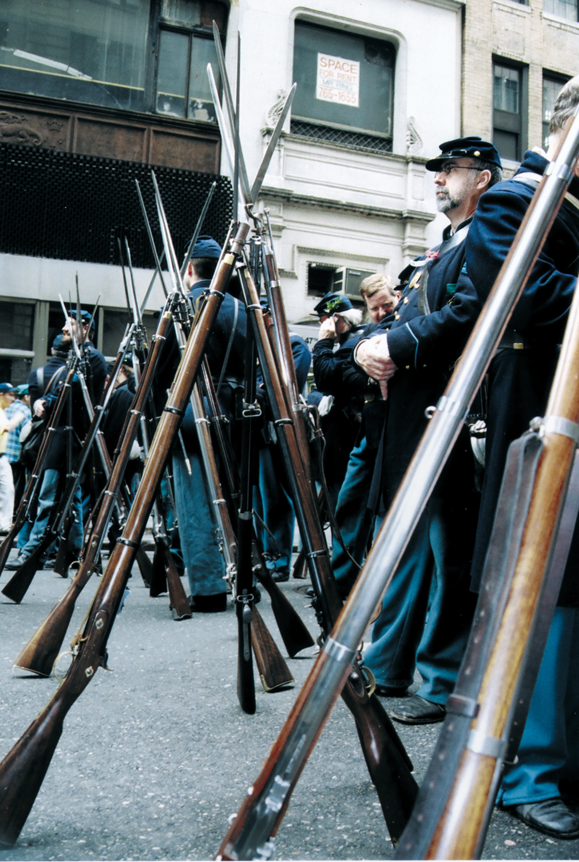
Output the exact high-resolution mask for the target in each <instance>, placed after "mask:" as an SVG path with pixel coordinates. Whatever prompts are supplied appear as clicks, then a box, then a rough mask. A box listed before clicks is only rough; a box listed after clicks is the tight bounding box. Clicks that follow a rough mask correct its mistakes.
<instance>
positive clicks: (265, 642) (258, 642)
mask: <svg viewBox="0 0 579 862" xmlns="http://www.w3.org/2000/svg"><path fill="white" fill-rule="evenodd" d="M204 365H205V362H204ZM191 407H192V410H193V418H194V420H195V428H196V430H197V439H198V441H199V451H200V453H201V460H202V464H203V473H204V479H205V483H206V487H207V493H208V497H209V499H210V500H211V503H212V505H213V507H214V512H215V517H216V520H217V524H218V528H219V534H220V550H221V553H222V554H223V559H224V561H225V570H226V580H228V581H229V582H230V583H232V584H233V586H234V588H235V581H236V573H237V560H238V542H237V536H236V535H235V532H234V530H233V525H232V523H231V517H230V512H229V509H230V506H228V503H227V500H226V499H225V496H224V493H223V489H222V485H221V481H220V478H219V471H218V469H217V461H216V459H215V453H214V451H213V445H212V441H211V433H210V428H209V426H210V420H209V419H207V417H206V415H205V410H204V407H203V399H202V398H201V394H200V392H199V387H198V385H197V384H196V385H195V386H194V387H193V394H192V396H191ZM258 565H259V563H258V562H256V561H255V560H254V566H253V569H254V573H255V572H256V569H257V567H258ZM276 586H277V584H276ZM288 604H289V602H288ZM251 612H252V618H251V627H250V637H251V646H252V648H253V653H254V655H255V661H256V664H257V668H258V672H259V678H260V680H261V684H262V686H263V688H264V690H265V691H268V692H269V691H277V690H278V689H280V688H285V687H286V686H288V685H291V684H292V683H293V681H294V680H293V678H292V675H291V672H290V670H289V668H288V666H287V664H286V662H285V660H284V658H283V656H282V655H281V653H280V651H279V649H278V647H277V644H276V642H275V641H274V639H273V638H272V636H271V634H270V633H269V631H268V629H267V626H266V625H265V623H264V621H263V619H262V617H261V614H260V613H259V611H258V609H257V608H256V607H255V605H254V606H253V607H252V609H251ZM246 711H247V710H246ZM253 711H255V709H254V710H253Z"/></svg>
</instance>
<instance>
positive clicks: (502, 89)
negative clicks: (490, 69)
mask: <svg viewBox="0 0 579 862" xmlns="http://www.w3.org/2000/svg"><path fill="white" fill-rule="evenodd" d="M493 107H494V108H495V110H498V111H508V112H509V113H511V114H518V113H519V110H520V75H519V71H518V69H511V68H509V67H508V66H495V80H494V88H493Z"/></svg>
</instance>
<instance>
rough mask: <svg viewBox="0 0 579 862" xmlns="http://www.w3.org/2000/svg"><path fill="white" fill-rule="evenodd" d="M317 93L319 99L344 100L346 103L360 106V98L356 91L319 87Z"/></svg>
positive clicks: (327, 100) (328, 100) (329, 100)
mask: <svg viewBox="0 0 579 862" xmlns="http://www.w3.org/2000/svg"><path fill="white" fill-rule="evenodd" d="M316 95H317V98H318V99H324V101H326V102H344V104H346V105H354V106H355V107H357V106H358V99H357V98H356V95H355V93H345V92H344V91H343V90H329V89H328V88H327V87H318V92H317V93H316Z"/></svg>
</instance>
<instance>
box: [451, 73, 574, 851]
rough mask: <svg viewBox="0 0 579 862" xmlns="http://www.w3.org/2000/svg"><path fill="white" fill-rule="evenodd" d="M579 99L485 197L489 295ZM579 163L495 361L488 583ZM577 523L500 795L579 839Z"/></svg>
mask: <svg viewBox="0 0 579 862" xmlns="http://www.w3.org/2000/svg"><path fill="white" fill-rule="evenodd" d="M577 105H579V76H578V77H575V78H572V79H571V81H569V82H568V83H567V84H566V85H565V86H564V87H563V89H562V90H561V92H560V94H559V96H558V98H557V101H556V103H555V107H554V111H553V115H552V118H551V124H550V132H551V142H550V148H549V152H548V153H546V154H545V153H541V151H538V150H534V151H529V152H526V153H525V156H524V159H523V162H522V164H521V167H520V169H519V171H518V172H517V174H516V175H515V177H514V178H513V179H511V180H508V181H507V182H504V183H501V184H500V185H498V186H497V187H496V189H492V191H491V192H489V194H488V195H485V197H484V198H483V200H482V201H481V203H480V206H479V208H478V209H477V213H476V215H475V218H474V220H473V223H472V228H471V230H470V233H469V239H468V244H467V250H466V264H467V269H468V273H469V275H470V277H471V278H472V281H473V283H474V286H475V289H476V291H477V294H478V296H479V297H480V299H481V301H484V300H485V299H486V297H487V296H488V294H489V292H490V290H491V288H492V286H493V284H494V281H495V279H496V276H497V275H498V272H499V270H500V267H501V266H502V263H503V261H504V259H505V257H506V255H507V253H508V251H509V248H510V246H511V243H512V241H513V238H514V236H515V233H516V231H517V230H518V228H519V226H520V224H521V222H522V220H523V217H524V215H525V213H526V211H527V208H528V206H529V203H530V201H531V199H532V197H533V194H534V192H535V190H536V188H537V185H538V183H539V181H540V180H541V178H542V176H543V174H544V172H545V170H546V169H547V167H548V166H549V159H551V158H554V154H555V150H556V146H557V144H558V142H559V139H560V137H561V132H562V129H563V126H564V125H565V123H566V122H567V121H568V120H569V118H570V117H572V115H573V113H574V111H575V110H576V108H577ZM578 176H579V169H578V167H577V165H576V166H575V178H574V179H573V180H572V182H571V185H570V187H569V194H568V195H567V199H566V200H565V201H564V203H563V205H562V207H561V209H560V210H559V213H558V215H557V217H556V219H555V222H554V224H553V227H552V228H551V230H550V232H549V234H548V236H547V238H546V241H545V244H544V246H543V250H542V251H541V254H540V255H539V257H538V260H537V262H536V264H535V267H534V268H533V271H532V273H531V275H530V277H529V280H528V282H527V284H526V286H525V288H524V291H523V294H522V297H521V299H520V300H519V302H518V303H517V305H516V307H515V310H514V312H513V315H512V317H511V320H510V323H509V327H508V329H507V331H506V333H505V335H504V337H503V340H502V342H501V345H500V347H499V350H498V351H497V354H496V355H495V357H494V359H493V360H492V362H491V365H490V367H489V374H488V381H489V393H488V398H489V400H488V418H487V443H486V470H485V479H484V483H483V487H482V498H481V512H480V518H479V525H478V529H477V539H476V546H475V555H474V560H473V572H472V574H473V587H474V588H475V589H478V587H479V584H480V578H481V574H482V568H483V565H484V560H485V555H486V551H487V548H488V543H489V538H490V533H491V529H492V522H493V517H494V511H495V507H496V502H497V499H498V494H499V486H500V483H501V479H502V474H503V468H504V464H505V460H506V454H507V449H508V447H509V444H510V443H511V441H512V440H514V439H516V438H517V437H519V436H520V435H521V434H522V433H523V432H524V431H526V430H527V429H528V426H529V422H530V420H531V419H533V417H535V416H542V415H543V414H544V410H545V407H546V404H547V399H548V395H549V389H550V386H551V382H552V379H553V372H554V368H555V365H556V362H557V357H558V352H559V347H558V346H559V344H560V343H561V340H562V338H563V331H564V328H565V324H566V322H567V316H568V311H569V307H570V305H571V300H572V296H573V293H574V291H575V289H576V283H577V273H578V271H579V179H578V178H577V177H578ZM578 545H579V535H578V532H577V529H576V530H575V536H574V540H573V544H572V547H571V554H570V563H569V565H568V567H567V571H566V572H565V576H564V579H563V585H562V588H561V591H560V594H559V600H558V607H557V609H556V611H555V616H554V619H553V623H552V625H551V629H550V634H549V638H548V641H547V646H546V649H545V653H544V657H543V661H542V664H541V668H540V671H539V676H538V679H537V682H536V685H535V689H534V693H533V697H532V700H531V705H530V710H529V715H528V718H527V722H526V725H525V730H524V733H523V737H522V740H521V743H520V746H519V750H518V754H517V761H516V763H515V765H514V766H512V767H511V768H508V769H507V770H506V773H505V777H504V778H503V781H502V784H501V789H500V793H499V803H500V805H501V806H502V807H504V808H506V809H507V810H508V811H509V812H510V813H511V814H513V815H514V816H516V817H517V818H519V819H520V820H522V821H523V822H524V823H526V824H527V825H529V826H531V827H532V828H534V829H536V830H538V831H540V832H543V833H545V834H547V835H551V836H553V837H555V838H563V839H575V838H579V816H577V814H575V813H574V812H572V811H571V810H570V809H569V808H568V807H567V805H566V804H565V802H564V801H563V799H562V798H561V790H562V789H565V786H566V785H565V782H566V781H569V779H571V781H572V782H573V783H574V787H575V794H576V793H577V775H578V774H579V675H578V673H577V655H578V654H579V617H578V612H577V607H578V605H579V580H578V578H577V558H578V557H577V553H578V550H579V547H578Z"/></svg>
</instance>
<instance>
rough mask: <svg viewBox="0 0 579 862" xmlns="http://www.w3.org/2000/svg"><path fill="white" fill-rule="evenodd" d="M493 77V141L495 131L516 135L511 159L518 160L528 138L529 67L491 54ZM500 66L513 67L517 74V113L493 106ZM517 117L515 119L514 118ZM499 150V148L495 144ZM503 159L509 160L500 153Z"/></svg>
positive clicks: (525, 147)
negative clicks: (513, 156) (514, 155)
mask: <svg viewBox="0 0 579 862" xmlns="http://www.w3.org/2000/svg"><path fill="white" fill-rule="evenodd" d="M492 60H493V65H492V70H493V78H492V95H493V99H492V108H493V117H492V119H493V142H495V135H496V132H507V133H509V134H514V135H516V136H517V147H516V158H515V159H514V160H513V161H517V162H520V161H521V160H522V158H523V153H524V152H525V150H526V149H527V140H528V115H529V67H528V66H527V65H526V64H525V63H518V62H517V61H515V60H510V59H507V58H505V57H501V56H499V55H496V54H493V58H492ZM497 66H501V67H503V68H507V69H513V70H515V71H516V72H517V73H518V74H519V110H518V112H517V113H515V112H511V111H502V110H500V109H497V108H495V106H494V96H495V89H494V88H495V77H496V75H495V69H496V67H497ZM515 117H517V118H518V119H517V120H515V119H514V118H515ZM495 145H496V144H495ZM497 149H498V150H499V152H500V148H499V147H498V146H497ZM501 158H502V159H503V160H505V159H506V160H507V161H509V157H508V156H504V155H503V154H502V153H501Z"/></svg>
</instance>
